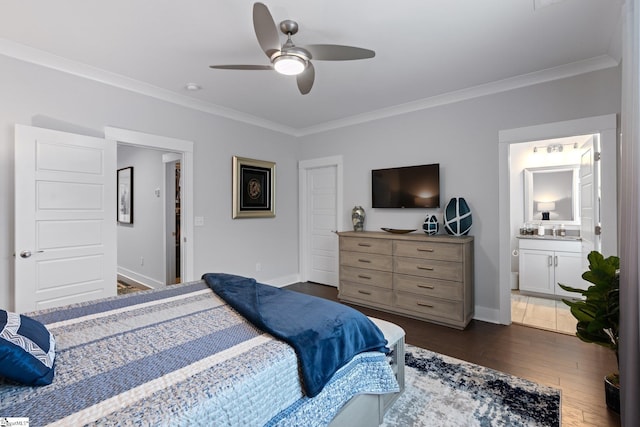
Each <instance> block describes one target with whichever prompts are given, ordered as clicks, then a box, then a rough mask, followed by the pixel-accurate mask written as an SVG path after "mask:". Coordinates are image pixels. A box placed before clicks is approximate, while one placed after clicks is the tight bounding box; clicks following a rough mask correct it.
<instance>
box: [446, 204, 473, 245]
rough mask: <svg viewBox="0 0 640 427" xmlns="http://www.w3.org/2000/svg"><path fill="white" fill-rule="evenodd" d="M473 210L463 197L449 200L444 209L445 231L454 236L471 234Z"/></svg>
mask: <svg viewBox="0 0 640 427" xmlns="http://www.w3.org/2000/svg"><path fill="white" fill-rule="evenodd" d="M472 222H473V221H472V218H471V209H469V205H467V202H466V201H465V200H464V198H463V197H454V198H452V199H451V200H449V203H447V207H446V208H445V209H444V229H445V230H447V233H449V234H453V235H454V236H463V235H466V234H469V231H470V230H471V223H472Z"/></svg>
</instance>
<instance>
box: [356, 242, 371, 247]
mask: <svg viewBox="0 0 640 427" xmlns="http://www.w3.org/2000/svg"><path fill="white" fill-rule="evenodd" d="M358 246H363V247H365V248H370V247H371V244H369V243H358Z"/></svg>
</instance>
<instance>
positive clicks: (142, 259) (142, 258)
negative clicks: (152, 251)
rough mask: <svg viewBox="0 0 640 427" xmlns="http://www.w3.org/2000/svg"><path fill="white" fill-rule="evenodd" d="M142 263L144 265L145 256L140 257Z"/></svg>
mask: <svg viewBox="0 0 640 427" xmlns="http://www.w3.org/2000/svg"><path fill="white" fill-rule="evenodd" d="M140 265H144V257H143V256H141V257H140Z"/></svg>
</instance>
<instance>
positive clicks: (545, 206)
mask: <svg viewBox="0 0 640 427" xmlns="http://www.w3.org/2000/svg"><path fill="white" fill-rule="evenodd" d="M555 210H556V203H555V202H538V212H549V211H555Z"/></svg>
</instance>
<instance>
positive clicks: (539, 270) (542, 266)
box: [518, 238, 588, 298]
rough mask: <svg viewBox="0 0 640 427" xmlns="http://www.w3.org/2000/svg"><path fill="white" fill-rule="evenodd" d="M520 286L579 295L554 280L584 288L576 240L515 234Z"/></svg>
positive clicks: (533, 290) (551, 292)
mask: <svg viewBox="0 0 640 427" xmlns="http://www.w3.org/2000/svg"><path fill="white" fill-rule="evenodd" d="M518 240H519V244H518V247H519V252H520V276H519V277H520V290H522V291H525V292H527V291H528V292H537V293H541V294H549V295H555V296H560V297H573V298H577V297H579V295H578V294H576V293H571V292H566V291H564V290H563V289H562V288H560V286H558V283H562V284H563V285H569V286H572V287H575V288H582V289H586V288H587V287H588V283H587V282H585V281H584V280H583V279H582V273H583V272H584V270H585V268H584V263H583V260H582V258H583V257H582V245H581V242H580V241H579V240H561V239H553V238H531V239H528V238H519V239H518Z"/></svg>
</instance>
